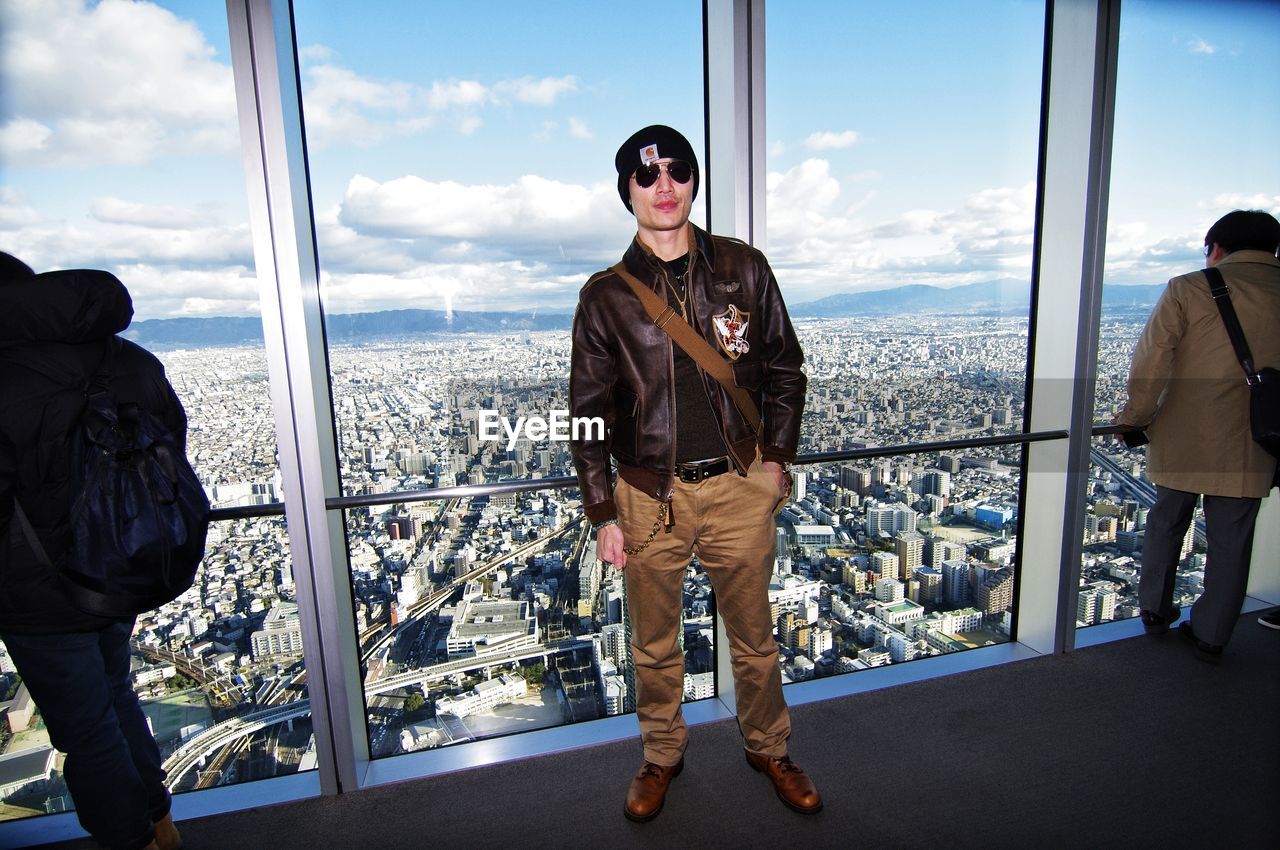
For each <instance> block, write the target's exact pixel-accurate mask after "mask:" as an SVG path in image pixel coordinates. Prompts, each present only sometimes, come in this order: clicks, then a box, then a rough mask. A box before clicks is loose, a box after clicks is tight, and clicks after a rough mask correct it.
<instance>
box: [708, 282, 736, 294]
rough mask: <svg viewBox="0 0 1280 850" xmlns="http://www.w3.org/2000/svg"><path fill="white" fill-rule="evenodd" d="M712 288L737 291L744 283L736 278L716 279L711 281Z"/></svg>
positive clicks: (717, 290) (725, 291)
mask: <svg viewBox="0 0 1280 850" xmlns="http://www.w3.org/2000/svg"><path fill="white" fill-rule="evenodd" d="M711 288H712V289H714V290H715V291H716V292H724V293H729V292H737V291H738V290H739V289H741V288H742V284H741V283H739V282H738V281H736V280H715V281H712V282H711Z"/></svg>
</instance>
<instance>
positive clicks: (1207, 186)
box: [1076, 0, 1280, 626]
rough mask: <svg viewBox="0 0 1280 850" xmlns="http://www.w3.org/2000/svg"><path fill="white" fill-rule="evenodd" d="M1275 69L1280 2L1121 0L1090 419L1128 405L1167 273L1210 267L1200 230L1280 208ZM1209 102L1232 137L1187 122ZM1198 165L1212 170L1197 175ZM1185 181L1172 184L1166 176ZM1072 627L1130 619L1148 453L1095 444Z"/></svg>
mask: <svg viewBox="0 0 1280 850" xmlns="http://www.w3.org/2000/svg"><path fill="white" fill-rule="evenodd" d="M1276 75H1280V8H1278V7H1276V6H1275V4H1266V3H1252V2H1222V3H1216V4H1213V5H1209V4H1202V3H1162V2H1152V0H1132V2H1126V3H1125V4H1124V7H1123V10H1122V12H1121V18H1120V52H1119V68H1118V70H1117V73H1116V108H1115V116H1116V117H1115V140H1114V150H1113V154H1112V166H1111V187H1110V200H1109V212H1108V227H1107V245H1106V267H1105V272H1104V284H1105V285H1104V288H1103V294H1102V319H1101V328H1100V333H1099V347H1098V367H1097V384H1096V389H1095V394H1094V421H1095V422H1097V423H1107V422H1109V421H1110V420H1111V417H1112V416H1113V415H1114V414H1115V413H1116V412H1118V411H1119V410H1120V408H1121V407H1122V406H1123V404H1124V401H1125V397H1126V396H1125V382H1126V380H1127V377H1128V372H1129V362H1130V358H1131V356H1132V354H1133V347H1134V344H1135V343H1136V342H1137V340H1138V336H1139V335H1140V334H1141V332H1142V328H1143V326H1144V325H1145V323H1146V320H1147V316H1148V315H1149V314H1150V313H1151V310H1152V308H1153V307H1154V305H1155V303H1156V301H1157V299H1158V298H1159V297H1160V295H1161V293H1162V292H1163V291H1164V289H1165V283H1166V281H1168V280H1169V279H1170V278H1171V277H1174V276H1176V275H1181V274H1185V273H1187V272H1190V271H1194V270H1195V269H1198V268H1202V267H1203V266H1204V255H1203V254H1202V253H1201V248H1202V245H1203V240H1204V234H1205V231H1207V230H1208V228H1209V226H1210V225H1211V224H1212V223H1213V222H1214V221H1215V220H1217V219H1218V218H1219V217H1220V216H1222V215H1224V214H1225V213H1227V212H1230V211H1231V210H1232V209H1236V208H1244V209H1264V210H1267V211H1269V212H1271V213H1272V214H1273V215H1277V214H1280V197H1278V196H1277V195H1276V192H1275V187H1277V186H1280V160H1277V159H1276V157H1275V156H1274V153H1273V151H1272V147H1274V145H1272V144H1271V143H1270V140H1272V139H1275V138H1277V137H1278V136H1280V113H1277V111H1276V110H1274V109H1259V108H1257V104H1258V103H1259V102H1269V103H1274V99H1275V98H1274V94H1273V93H1272V92H1271V91H1270V90H1269V89H1265V88H1263V86H1264V84H1263V83H1262V82H1261V81H1262V80H1264V79H1270V78H1271V77H1275V76H1276ZM1191 102H1196V103H1204V102H1212V103H1213V104H1214V107H1213V109H1214V111H1215V113H1216V114H1221V115H1232V116H1234V119H1233V120H1234V122H1235V124H1234V130H1233V132H1231V133H1223V132H1221V130H1220V128H1219V127H1218V126H1215V124H1214V122H1212V121H1192V122H1187V121H1185V120H1183V116H1181V115H1180V113H1182V112H1183V111H1184V110H1183V104H1186V103H1191ZM1206 157H1208V158H1209V159H1211V160H1212V162H1213V163H1214V164H1215V165H1214V167H1213V168H1212V169H1205V168H1204V167H1203V164H1204V162H1205V161H1206ZM1175 173H1176V174H1178V175H1180V177H1179V179H1178V180H1169V179H1167V178H1168V175H1169V174H1175ZM1087 486H1088V491H1087V494H1086V513H1085V527H1084V528H1083V529H1081V534H1082V535H1083V541H1084V551H1083V556H1082V561H1081V586H1080V589H1079V596H1078V600H1079V602H1078V607H1077V618H1076V620H1077V625H1078V626H1089V625H1095V624H1097V623H1102V622H1106V621H1109V620H1113V619H1123V618H1127V617H1136V616H1138V614H1139V607H1138V601H1137V589H1138V575H1139V573H1140V569H1141V563H1140V561H1141V552H1142V542H1143V530H1144V525H1145V521H1146V513H1147V510H1148V509H1149V508H1150V507H1151V505H1152V504H1153V503H1154V500H1155V489H1154V487H1153V485H1152V484H1151V481H1150V480H1149V479H1148V477H1147V474H1146V449H1136V450H1134V449H1126V448H1125V447H1124V446H1123V445H1122V444H1120V443H1117V442H1114V441H1112V440H1110V439H1098V440H1095V441H1094V443H1093V448H1092V452H1091V458H1090V472H1089V477H1088V485H1087ZM1204 566H1205V540H1204V516H1203V513H1202V510H1201V509H1200V508H1197V509H1196V513H1195V521H1194V522H1193V523H1192V525H1191V527H1190V528H1189V529H1188V532H1187V537H1186V539H1185V541H1184V544H1183V550H1182V560H1181V562H1180V564H1179V567H1178V573H1177V580H1176V585H1175V589H1174V600H1173V601H1174V603H1175V604H1177V605H1179V606H1181V607H1182V609H1183V611H1186V610H1187V609H1188V607H1189V606H1190V604H1191V603H1192V602H1194V601H1195V600H1196V599H1197V598H1198V597H1199V596H1200V594H1201V593H1202V591H1203V581H1204Z"/></svg>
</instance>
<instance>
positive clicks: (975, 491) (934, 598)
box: [769, 445, 1022, 681]
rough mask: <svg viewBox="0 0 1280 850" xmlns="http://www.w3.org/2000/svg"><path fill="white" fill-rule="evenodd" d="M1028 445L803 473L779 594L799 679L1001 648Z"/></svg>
mask: <svg viewBox="0 0 1280 850" xmlns="http://www.w3.org/2000/svg"><path fill="white" fill-rule="evenodd" d="M1021 465H1022V449H1021V447H1020V446H1016V445H1015V446H1001V447H995V448H984V449H969V450H966V451H963V452H949V453H937V454H921V455H910V456H898V457H886V458H876V459H874V460H870V461H863V462H849V463H843V464H832V465H824V466H816V467H808V466H806V467H797V468H796V469H795V470H794V472H793V474H794V475H795V480H796V486H795V498H794V499H793V500H792V503H791V504H790V505H788V506H787V508H786V509H785V510H783V512H782V514H781V515H780V516H779V517H778V523H777V524H778V553H779V557H778V571H777V575H776V576H775V581H774V584H773V586H772V587H771V588H770V589H769V601H770V603H771V604H772V605H773V607H774V613H775V621H776V623H777V636H778V642H779V644H781V646H782V647H783V653H784V659H785V660H784V668H783V669H784V671H785V676H786V677H787V678H788V679H789V680H791V681H803V680H807V679H811V678H814V677H821V676H829V675H832V674H835V673H847V672H853V671H855V670H862V669H867V668H869V667H880V666H883V665H886V664H893V663H898V662H902V661H912V660H915V659H917V658H927V657H930V656H934V655H942V654H946V653H951V652H958V651H960V650H964V649H972V648H974V647H980V646H990V645H992V644H997V643H1004V642H1006V641H1008V640H1009V639H1010V635H1011V634H1012V632H1013V598H1014V589H1015V579H1016V566H1015V565H1016V554H1017V546H1018V540H1017V528H1018V495H1019V492H1020V490H1021V487H1020V479H1021V475H1020V473H1019V470H1020V469H1021Z"/></svg>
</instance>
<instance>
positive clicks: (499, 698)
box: [436, 673, 529, 717]
mask: <svg viewBox="0 0 1280 850" xmlns="http://www.w3.org/2000/svg"><path fill="white" fill-rule="evenodd" d="M528 692H529V686H528V684H527V683H526V682H525V680H524V679H522V678H521V677H519V676H513V675H511V674H510V673H503V674H502V675H501V676H499V677H498V678H496V679H490V680H489V681H487V682H481V683H480V684H478V685H476V686H475V687H474V688H472V689H471V691H470V692H469V693H465V694H458V695H457V696H453V697H441V698H440V699H438V700H436V713H438V714H452V715H453V716H454V717H467V716H469V715H472V714H482V713H484V712H486V711H492V710H493V709H495V708H497V707H498V706H500V705H505V704H507V703H510V702H515V701H516V700H518V699H519V698H520V697H522V696H524V695H525V694H527V693H528Z"/></svg>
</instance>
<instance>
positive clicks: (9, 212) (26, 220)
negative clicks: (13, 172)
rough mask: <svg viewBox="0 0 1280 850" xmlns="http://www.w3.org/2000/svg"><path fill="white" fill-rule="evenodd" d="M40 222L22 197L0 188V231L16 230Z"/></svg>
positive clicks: (17, 193)
mask: <svg viewBox="0 0 1280 850" xmlns="http://www.w3.org/2000/svg"><path fill="white" fill-rule="evenodd" d="M39 221H40V214H39V213H37V212H36V211H35V210H34V209H33V208H32V207H31V206H29V205H28V204H27V202H26V199H25V198H23V197H22V195H21V194H20V193H19V192H18V191H16V190H15V189H12V188H10V187H8V186H0V230H18V229H19V228H23V227H29V226H31V225H33V224H36V223H37V222H39Z"/></svg>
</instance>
